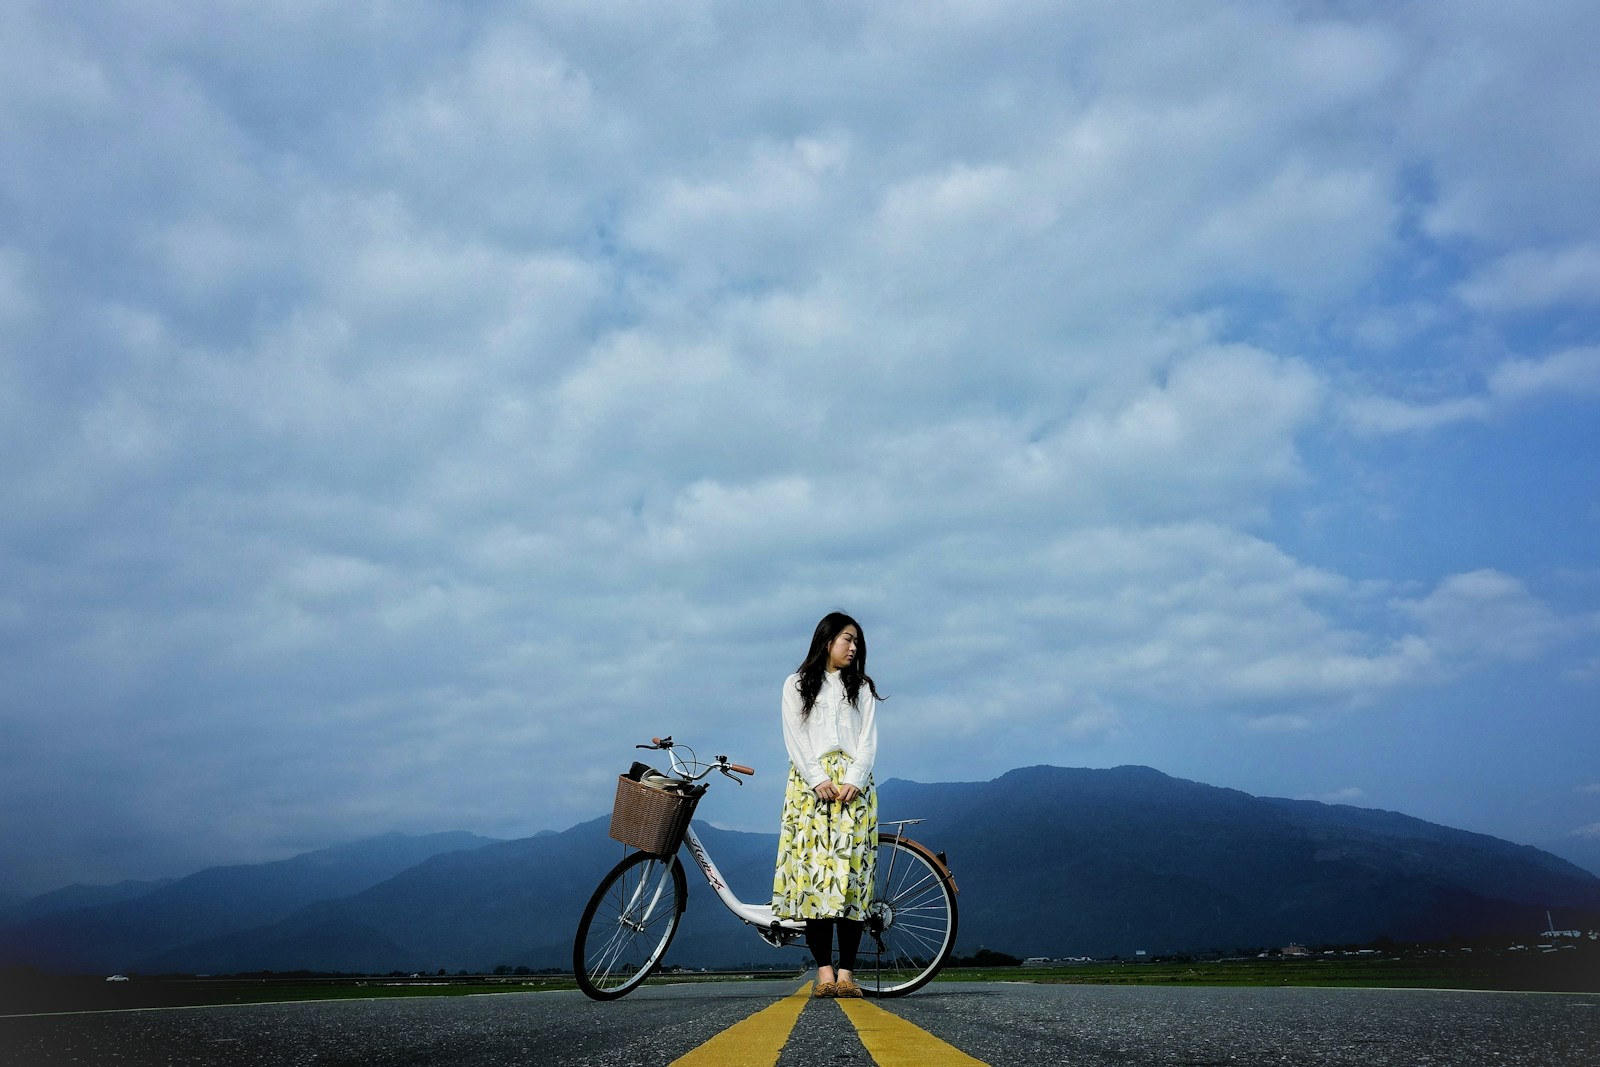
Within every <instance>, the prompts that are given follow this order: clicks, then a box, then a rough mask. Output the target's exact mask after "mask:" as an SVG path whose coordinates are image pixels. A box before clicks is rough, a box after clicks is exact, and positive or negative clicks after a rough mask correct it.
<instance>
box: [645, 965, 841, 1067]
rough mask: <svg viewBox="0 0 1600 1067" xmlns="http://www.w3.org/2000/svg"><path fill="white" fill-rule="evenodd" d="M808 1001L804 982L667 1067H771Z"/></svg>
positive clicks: (807, 985)
mask: <svg viewBox="0 0 1600 1067" xmlns="http://www.w3.org/2000/svg"><path fill="white" fill-rule="evenodd" d="M810 999H811V983H810V982H807V983H806V984H805V985H803V986H801V987H800V988H799V989H798V990H796V991H795V992H793V993H790V994H789V995H788V996H786V997H784V998H783V999H782V1000H780V1001H778V1002H777V1003H776V1004H769V1005H767V1006H766V1007H765V1008H762V1009H761V1010H760V1011H758V1012H756V1013H755V1014H754V1015H752V1016H750V1017H749V1018H746V1019H744V1020H742V1021H741V1022H738V1023H735V1024H734V1025H733V1026H730V1027H728V1028H727V1029H726V1030H724V1031H722V1033H720V1034H718V1035H717V1036H716V1037H713V1038H712V1039H711V1040H710V1041H707V1042H706V1043H705V1044H703V1045H701V1046H700V1047H698V1048H693V1049H690V1050H689V1051H688V1052H685V1053H684V1054H683V1055H682V1056H679V1057H678V1058H677V1059H675V1060H673V1061H672V1063H671V1064H670V1065H669V1067H772V1065H773V1064H775V1063H777V1062H778V1056H779V1055H780V1054H781V1053H782V1052H783V1046H784V1044H785V1043H786V1042H787V1041H788V1040H789V1034H790V1032H791V1031H792V1030H794V1024H795V1023H796V1022H798V1021H799V1019H800V1012H801V1011H802V1010H803V1009H804V1008H805V1006H806V1001H808V1000H810Z"/></svg>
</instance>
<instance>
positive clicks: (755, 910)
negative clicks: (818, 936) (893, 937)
mask: <svg viewBox="0 0 1600 1067" xmlns="http://www.w3.org/2000/svg"><path fill="white" fill-rule="evenodd" d="M667 758H668V759H670V760H671V761H672V769H673V772H674V773H677V774H681V775H683V776H685V777H689V776H690V775H691V774H692V772H691V771H690V769H689V768H688V767H687V766H686V765H685V764H684V763H683V762H682V761H680V760H679V759H678V754H677V752H676V751H674V750H673V749H670V748H669V749H667ZM921 821H922V820H921V819H892V820H890V821H889V822H888V823H884V822H883V821H882V820H880V821H879V823H878V825H879V826H880V827H882V826H884V825H888V826H893V827H894V828H895V829H894V832H892V833H891V834H890V835H889V836H890V837H893V838H895V839H897V840H901V841H905V840H907V839H906V838H905V835H904V830H905V828H906V827H907V826H914V825H915V824H917V823H919V822H921ZM913 844H914V843H913ZM683 845H684V847H685V848H687V849H688V850H689V855H690V856H691V857H692V858H693V859H694V862H695V866H697V867H699V868H700V873H701V874H703V875H705V879H706V882H707V883H708V884H709V885H710V886H711V888H712V890H713V891H714V892H715V893H716V894H717V899H719V900H721V901H722V905H723V907H725V908H727V909H728V910H729V911H731V912H733V914H734V915H736V916H737V917H738V918H739V919H741V920H743V921H744V922H746V923H749V924H750V925H751V926H753V927H755V928H756V931H757V932H758V933H760V934H761V936H762V938H763V939H764V940H766V941H767V943H768V944H771V945H774V946H778V947H781V946H784V945H789V944H792V943H793V942H794V941H795V940H796V939H798V938H799V937H801V936H803V935H804V934H805V932H806V924H805V920H804V919H779V918H776V917H775V916H774V915H773V914H772V904H771V903H766V904H751V903H748V902H746V901H743V900H740V899H739V898H738V897H736V896H734V895H733V890H732V889H729V888H728V883H727V882H726V881H725V880H724V879H723V877H722V872H721V871H720V870H718V869H717V864H716V861H714V860H713V859H712V858H711V853H710V852H708V851H706V846H705V845H704V844H703V843H702V842H701V840H700V835H699V834H697V833H695V832H694V823H693V822H691V823H690V824H689V825H688V826H687V827H686V828H685V829H684V834H683ZM915 847H917V848H919V849H920V848H921V846H915ZM941 859H942V857H941ZM652 909H653V905H652Z"/></svg>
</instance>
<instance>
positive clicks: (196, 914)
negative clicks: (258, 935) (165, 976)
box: [0, 831, 490, 973]
mask: <svg viewBox="0 0 1600 1067" xmlns="http://www.w3.org/2000/svg"><path fill="white" fill-rule="evenodd" d="M489 841H490V839H489V838H483V837H477V836H475V835H473V834H469V833H465V832H462V831H451V832H449V833H441V834H428V835H425V836H420V837H417V836H408V835H405V834H385V835H384V836H382V837H376V838H372V839H371V840H367V841H359V842H356V843H354V844H350V845H340V846H337V847H334V848H327V849H321V850H318V851H316V852H307V853H304V854H302V855H299V856H295V857H293V858H291V859H286V860H281V861H278V862H275V863H258V864H248V865H241V866H231V867H212V868H209V869H207V870H204V871H200V872H199V873H197V874H192V875H190V876H188V877H187V878H180V879H178V880H177V881H174V882H171V883H168V884H164V885H160V886H159V887H158V888H156V889H154V890H152V891H151V892H148V893H144V894H142V895H139V896H136V897H133V898H131V899H122V900H115V901H112V902H110V903H101V904H95V905H92V906H88V907H82V908H76V909H72V910H65V911H62V910H57V911H54V912H50V913H47V914H44V915H42V916H40V917H38V918H34V919H31V920H27V921H23V922H20V923H14V924H8V925H6V926H5V927H4V928H0V964H19V963H29V964H34V965H37V966H41V967H44V968H46V969H48V970H52V971H64V972H80V973H93V972H97V971H113V970H126V969H128V968H129V967H130V965H131V964H133V963H135V962H137V961H138V960H141V959H144V958H146V957H148V956H151V955H154V954H158V953H160V952H163V951H165V950H167V949H170V948H172V947H173V946H175V945H181V944H186V943H188V942H190V941H194V940H197V939H199V938H204V937H211V936H216V935H219V934H223V933H226V932H228V931H231V930H241V929H248V928H250V927H255V926H259V925H262V924H264V923H270V922H273V921H276V920H278V919H280V918H282V917H283V916H285V915H289V914H291V913H293V912H294V911H295V910H297V909H298V908H301V907H304V906H305V905H307V904H309V903H312V902H313V901H318V900H327V899H330V898H338V897H345V896H348V895H350V894H352V893H356V892H359V891H361V890H363V889H366V888H367V887H369V886H372V885H375V884H377V883H379V882H382V881H384V880H386V879H388V878H391V877H393V876H394V875H395V874H398V873H399V872H401V871H404V870H406V869H407V868H410V867H413V866H415V865H416V864H418V863H420V862H422V861H423V860H425V859H427V858H429V857H430V856H435V855H438V854H440V853H442V852H453V851H458V850H461V849H473V848H477V847H479V846H481V845H484V844H487V843H489ZM47 896H49V894H47ZM32 906H33V902H28V903H25V904H23V905H21V906H20V907H21V908H22V909H23V910H27V909H29V908H31V907H32Z"/></svg>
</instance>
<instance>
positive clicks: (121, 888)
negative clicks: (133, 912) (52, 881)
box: [0, 878, 177, 926]
mask: <svg viewBox="0 0 1600 1067" xmlns="http://www.w3.org/2000/svg"><path fill="white" fill-rule="evenodd" d="M176 880H177V879H174V878H162V879H158V880H156V881H150V882H139V881H133V880H131V879H130V880H128V881H125V882H118V883H117V884H116V885H69V886H65V887H63V888H61V889H52V890H51V891H50V892H48V893H41V894H40V895H38V896H36V897H27V898H23V899H21V900H15V901H12V902H11V905H10V906H9V907H4V908H0V926H10V925H13V924H15V923H23V922H27V921H29V920H30V919H38V918H41V917H43V916H45V915H54V914H56V913H57V912H63V911H77V910H78V909H80V908H93V907H96V906H98V905H101V904H115V903H117V902H118V901H123V900H135V899H137V898H139V897H142V896H144V895H145V894H147V893H153V892H155V891H156V890H157V889H160V888H161V887H163V886H168V885H171V884H172V883H173V882H174V881H176Z"/></svg>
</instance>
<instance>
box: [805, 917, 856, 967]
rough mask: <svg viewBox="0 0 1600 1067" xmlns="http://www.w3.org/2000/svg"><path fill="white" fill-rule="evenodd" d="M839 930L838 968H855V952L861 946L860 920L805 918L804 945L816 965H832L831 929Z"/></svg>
mask: <svg viewBox="0 0 1600 1067" xmlns="http://www.w3.org/2000/svg"><path fill="white" fill-rule="evenodd" d="M835 928H837V929H838V931H839V969H840V970H841V971H853V970H855V969H856V952H857V951H858V950H859V949H860V948H861V920H859V919H807V920H806V947H807V948H809V949H810V950H811V958H812V959H814V960H816V961H817V966H818V967H832V966H833V963H832V960H833V931H834V929H835Z"/></svg>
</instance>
